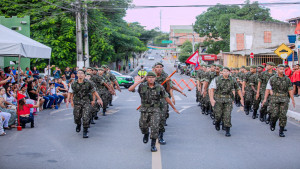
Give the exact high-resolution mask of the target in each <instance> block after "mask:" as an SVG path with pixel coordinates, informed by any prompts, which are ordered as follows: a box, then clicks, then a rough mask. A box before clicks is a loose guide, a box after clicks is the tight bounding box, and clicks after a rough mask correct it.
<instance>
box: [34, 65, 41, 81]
mask: <svg viewBox="0 0 300 169" xmlns="http://www.w3.org/2000/svg"><path fill="white" fill-rule="evenodd" d="M39 75H40V72H39V71H38V70H37V69H36V67H33V71H32V76H33V77H34V78H37V79H38V78H39Z"/></svg>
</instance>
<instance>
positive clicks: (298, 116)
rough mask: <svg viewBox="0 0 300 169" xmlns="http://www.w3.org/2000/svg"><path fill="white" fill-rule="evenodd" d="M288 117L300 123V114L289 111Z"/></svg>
mask: <svg viewBox="0 0 300 169" xmlns="http://www.w3.org/2000/svg"><path fill="white" fill-rule="evenodd" d="M287 116H288V117H290V118H292V119H295V120H296V121H298V122H300V113H298V112H294V111H291V110H288V112H287Z"/></svg>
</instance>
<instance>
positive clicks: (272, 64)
mask: <svg viewBox="0 0 300 169" xmlns="http://www.w3.org/2000/svg"><path fill="white" fill-rule="evenodd" d="M267 65H271V66H275V64H274V63H273V62H267Z"/></svg>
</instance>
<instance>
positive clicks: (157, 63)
mask: <svg viewBox="0 0 300 169" xmlns="http://www.w3.org/2000/svg"><path fill="white" fill-rule="evenodd" d="M157 65H161V66H162V67H164V65H163V64H162V63H160V62H156V63H155V64H154V67H155V66H157Z"/></svg>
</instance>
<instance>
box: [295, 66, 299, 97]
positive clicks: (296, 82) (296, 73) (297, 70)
mask: <svg viewBox="0 0 300 169" xmlns="http://www.w3.org/2000/svg"><path fill="white" fill-rule="evenodd" d="M299 67H300V65H299V64H297V65H296V66H295V69H294V72H293V81H294V85H293V87H294V93H296V91H298V92H297V94H295V97H298V96H299V95H300V69H299Z"/></svg>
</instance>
